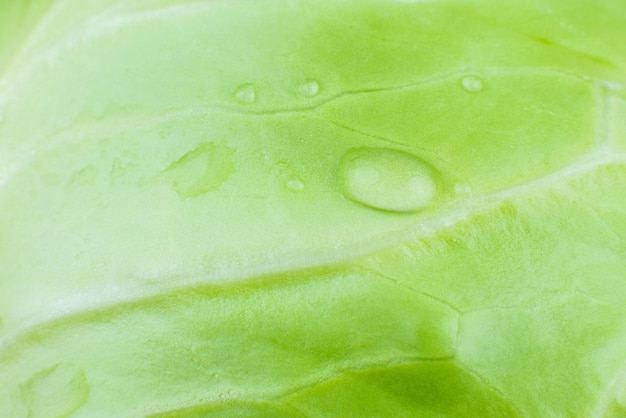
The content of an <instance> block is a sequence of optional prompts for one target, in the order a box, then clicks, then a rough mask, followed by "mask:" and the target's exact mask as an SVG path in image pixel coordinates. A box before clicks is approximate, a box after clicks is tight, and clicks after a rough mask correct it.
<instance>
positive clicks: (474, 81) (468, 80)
mask: <svg viewBox="0 0 626 418" xmlns="http://www.w3.org/2000/svg"><path fill="white" fill-rule="evenodd" d="M461 85H462V86H463V88H464V89H465V91H466V92H468V93H478V92H479V91H481V90H482V89H483V81H482V80H481V79H480V78H479V77H476V76H475V75H468V76H465V77H463V78H462V79H461Z"/></svg>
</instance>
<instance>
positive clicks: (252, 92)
mask: <svg viewBox="0 0 626 418" xmlns="http://www.w3.org/2000/svg"><path fill="white" fill-rule="evenodd" d="M234 96H235V100H237V101H238V102H239V103H243V104H251V103H254V102H255V100H256V86H255V85H254V84H252V83H246V84H242V85H240V86H239V87H237V90H235V94H234Z"/></svg>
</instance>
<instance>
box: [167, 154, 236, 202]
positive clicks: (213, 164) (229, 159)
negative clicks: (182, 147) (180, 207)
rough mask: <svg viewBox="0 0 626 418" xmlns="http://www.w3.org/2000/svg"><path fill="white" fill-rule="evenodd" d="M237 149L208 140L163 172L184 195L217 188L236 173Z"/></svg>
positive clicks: (191, 195)
mask: <svg viewBox="0 0 626 418" xmlns="http://www.w3.org/2000/svg"><path fill="white" fill-rule="evenodd" d="M234 153H235V150H234V149H232V148H231V147H229V146H226V145H224V144H216V143H213V142H205V143H203V144H200V145H199V146H198V147H197V148H195V149H194V150H192V151H189V152H188V153H186V154H185V155H183V156H182V157H180V158H179V159H178V160H177V161H175V162H173V163H172V164H170V166H169V167H167V168H166V169H165V170H164V171H163V175H164V176H165V178H166V180H167V181H168V182H170V183H171V184H172V187H173V188H174V190H176V192H177V193H178V194H179V195H180V196H181V197H184V198H188V197H197V196H200V195H202V194H204V193H207V192H210V191H212V190H217V189H218V188H219V187H220V186H221V185H222V183H224V182H225V181H226V180H227V179H228V177H230V175H231V174H232V173H234V172H235V166H234V164H233V154H234Z"/></svg>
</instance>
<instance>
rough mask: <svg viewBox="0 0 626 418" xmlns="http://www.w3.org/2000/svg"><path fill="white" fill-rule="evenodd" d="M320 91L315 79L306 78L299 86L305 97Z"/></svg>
mask: <svg viewBox="0 0 626 418" xmlns="http://www.w3.org/2000/svg"><path fill="white" fill-rule="evenodd" d="M319 91H320V85H319V83H318V82H317V81H315V80H307V81H305V82H304V83H302V85H301V86H300V93H302V95H303V96H305V97H313V96H315V95H317V93H319Z"/></svg>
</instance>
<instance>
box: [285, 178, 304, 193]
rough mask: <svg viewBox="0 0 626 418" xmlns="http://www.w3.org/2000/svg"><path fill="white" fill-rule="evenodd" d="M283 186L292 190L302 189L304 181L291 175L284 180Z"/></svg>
mask: <svg viewBox="0 0 626 418" xmlns="http://www.w3.org/2000/svg"><path fill="white" fill-rule="evenodd" d="M285 186H287V188H288V189H289V190H291V191H293V192H299V191H302V190H304V183H303V182H302V180H300V179H299V178H297V177H292V178H290V179H288V180H287V181H286V182H285Z"/></svg>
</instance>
